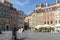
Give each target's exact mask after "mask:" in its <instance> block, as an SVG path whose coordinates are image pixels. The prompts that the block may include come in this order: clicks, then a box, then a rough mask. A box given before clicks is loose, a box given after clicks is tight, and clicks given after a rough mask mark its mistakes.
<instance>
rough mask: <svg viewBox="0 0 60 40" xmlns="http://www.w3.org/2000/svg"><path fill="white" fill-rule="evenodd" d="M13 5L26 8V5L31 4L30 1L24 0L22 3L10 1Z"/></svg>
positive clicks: (17, 0)
mask: <svg viewBox="0 0 60 40" xmlns="http://www.w3.org/2000/svg"><path fill="white" fill-rule="evenodd" d="M10 1H11V2H12V3H13V4H15V5H19V6H24V5H26V4H28V3H29V0H24V2H21V1H19V0H14V1H13V0H10Z"/></svg>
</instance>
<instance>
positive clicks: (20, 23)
mask: <svg viewBox="0 0 60 40" xmlns="http://www.w3.org/2000/svg"><path fill="white" fill-rule="evenodd" d="M24 17H25V14H24V12H23V11H18V27H19V28H21V27H23V28H24Z"/></svg>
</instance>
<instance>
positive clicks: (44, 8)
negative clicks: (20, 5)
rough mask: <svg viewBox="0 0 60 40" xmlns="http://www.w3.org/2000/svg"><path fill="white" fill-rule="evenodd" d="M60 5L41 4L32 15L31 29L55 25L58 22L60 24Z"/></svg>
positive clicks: (57, 3)
mask: <svg viewBox="0 0 60 40" xmlns="http://www.w3.org/2000/svg"><path fill="white" fill-rule="evenodd" d="M59 8H60V3H59V2H58V1H57V2H56V3H54V4H48V3H46V5H43V4H42V3H40V4H39V5H37V6H36V8H35V10H34V12H32V14H30V16H31V18H30V17H29V16H28V17H29V18H30V21H29V22H31V24H30V23H29V25H31V26H30V27H35V26H37V25H45V24H47V25H51V26H53V25H55V24H56V23H57V22H58V23H59V21H58V20H59V19H60V18H59V16H60V15H59V13H60V12H59V11H60V9H59Z"/></svg>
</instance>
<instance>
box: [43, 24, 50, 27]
mask: <svg viewBox="0 0 60 40" xmlns="http://www.w3.org/2000/svg"><path fill="white" fill-rule="evenodd" d="M50 26H51V25H48V24H45V25H43V27H50Z"/></svg>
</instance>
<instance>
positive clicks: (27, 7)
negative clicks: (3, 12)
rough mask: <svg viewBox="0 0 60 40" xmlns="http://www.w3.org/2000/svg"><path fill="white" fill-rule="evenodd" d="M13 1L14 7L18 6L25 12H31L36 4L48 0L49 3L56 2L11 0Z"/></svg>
mask: <svg viewBox="0 0 60 40" xmlns="http://www.w3.org/2000/svg"><path fill="white" fill-rule="evenodd" d="M9 1H10V2H11V3H13V7H15V8H17V9H18V10H22V11H24V13H25V14H27V15H28V14H30V13H31V12H32V11H33V10H34V9H35V7H36V5H38V4H40V3H43V4H45V3H46V2H47V3H49V4H53V3H55V0H9Z"/></svg>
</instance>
